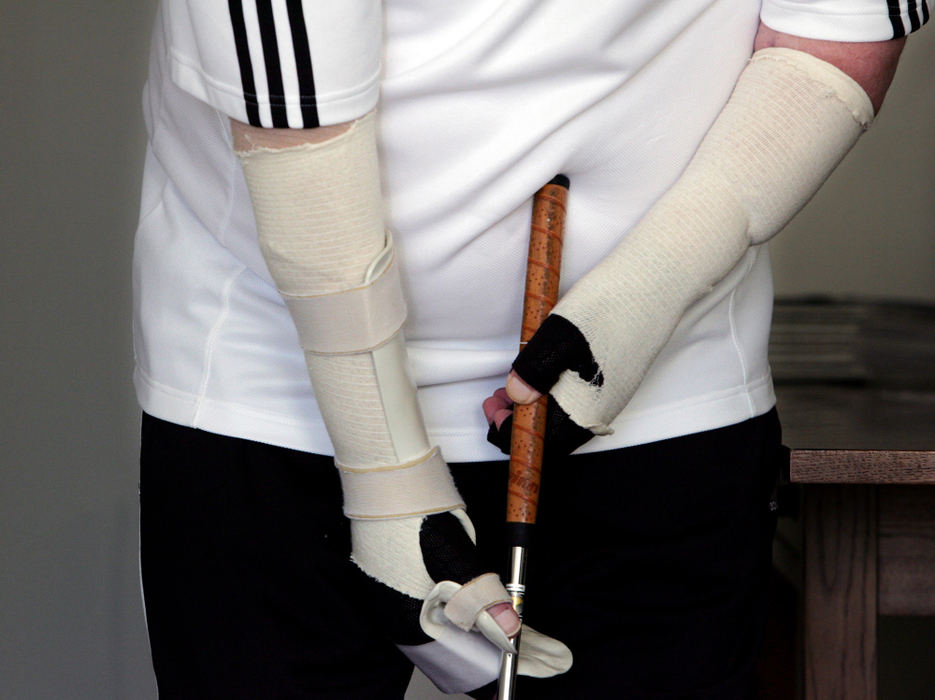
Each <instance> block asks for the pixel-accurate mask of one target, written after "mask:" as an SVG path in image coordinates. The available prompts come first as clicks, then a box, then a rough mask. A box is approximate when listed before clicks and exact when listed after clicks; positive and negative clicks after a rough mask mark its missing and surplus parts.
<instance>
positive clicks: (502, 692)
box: [497, 547, 526, 700]
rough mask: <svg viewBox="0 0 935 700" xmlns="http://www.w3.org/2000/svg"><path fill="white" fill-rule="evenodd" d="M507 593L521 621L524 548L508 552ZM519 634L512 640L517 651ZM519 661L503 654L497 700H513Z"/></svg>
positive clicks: (524, 577) (513, 656)
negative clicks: (508, 574) (508, 576)
mask: <svg viewBox="0 0 935 700" xmlns="http://www.w3.org/2000/svg"><path fill="white" fill-rule="evenodd" d="M506 590H507V593H509V594H510V597H511V598H512V599H513V609H514V610H515V611H516V614H517V615H519V617H520V620H522V619H523V600H524V599H525V597H526V548H525V547H513V548H512V550H511V551H510V580H509V582H507V584H506ZM521 633H522V630H520V634H517V635H516V637H515V638H514V640H513V643H514V644H515V645H516V649H517V651H518V650H519V644H520V636H521ZM518 663H519V659H518V658H517V655H516V654H506V653H504V654H503V658H502V660H501V662H500V684H499V686H498V688H497V700H515V698H516V670H517V665H518Z"/></svg>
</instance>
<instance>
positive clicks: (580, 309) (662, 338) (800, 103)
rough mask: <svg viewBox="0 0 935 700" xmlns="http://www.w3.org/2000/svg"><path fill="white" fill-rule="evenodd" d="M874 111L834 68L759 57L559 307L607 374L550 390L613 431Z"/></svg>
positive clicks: (570, 376) (565, 381) (579, 419)
mask: <svg viewBox="0 0 935 700" xmlns="http://www.w3.org/2000/svg"><path fill="white" fill-rule="evenodd" d="M872 118H873V107H872V105H871V104H870V100H869V98H868V97H867V95H866V93H865V92H864V91H863V90H862V89H861V87H860V86H859V85H858V84H857V83H856V82H854V80H852V79H851V78H850V77H849V76H847V75H846V74H844V73H843V72H841V71H840V70H838V69H837V68H835V67H834V66H832V65H830V64H828V63H826V62H824V61H822V60H820V59H818V58H815V57H814V56H811V55H809V54H807V53H803V52H799V51H794V50H791V49H783V48H770V49H763V50H761V51H758V52H757V53H756V54H755V55H754V56H753V58H752V59H751V61H750V63H749V64H748V65H747V67H746V68H745V69H744V71H743V72H742V74H741V75H740V78H739V80H738V82H737V85H736V87H735V89H734V92H733V94H732V95H731V97H730V100H729V101H728V103H727V104H726V105H725V107H724V109H723V110H722V111H721V113H720V115H719V116H718V118H717V119H716V120H715V122H714V124H713V125H712V127H711V129H710V130H709V132H708V133H707V135H706V136H705V138H704V139H703V141H702V142H701V145H700V146H699V148H698V150H697V152H696V154H695V156H694V158H693V159H692V161H691V162H690V163H689V165H688V167H687V168H686V170H685V172H684V173H683V174H682V175H681V177H680V178H679V179H678V180H677V181H676V182H675V184H673V186H672V187H671V188H670V189H669V190H668V191H667V192H666V193H665V194H664V195H663V196H662V197H661V198H660V199H659V200H658V201H657V202H656V204H654V205H653V207H652V208H651V209H650V210H649V211H648V212H647V213H646V215H645V216H644V217H643V219H642V220H641V221H640V222H639V223H638V224H637V225H636V226H635V227H634V228H633V229H632V230H631V231H629V232H628V233H627V235H626V237H625V238H624V240H623V241H622V242H621V243H620V244H619V245H618V246H617V248H616V249H614V250H613V251H612V252H611V254H610V255H609V256H608V257H607V258H605V259H604V260H603V261H602V262H601V263H600V264H599V265H597V266H596V267H595V268H594V269H593V270H592V271H590V272H589V273H588V274H587V275H585V276H584V277H583V278H582V279H581V280H579V281H578V282H577V283H576V284H575V285H574V286H573V287H572V288H571V289H570V290H569V291H568V293H567V294H566V295H565V296H564V297H563V298H562V299H561V300H560V301H559V303H558V304H557V305H556V307H555V309H554V311H553V313H554V314H556V315H558V316H562V317H564V318H565V319H567V320H569V321H570V322H571V323H573V324H574V325H575V326H576V327H577V328H578V329H579V330H580V331H581V333H582V335H583V336H584V338H585V339H586V341H587V343H588V345H589V346H590V351H591V354H592V356H593V358H594V360H595V361H596V363H597V365H598V366H599V367H600V370H601V374H602V380H603V383H602V385H598V383H589V382H588V381H585V380H583V379H582V378H581V377H580V376H579V375H578V374H577V373H574V372H571V371H565V372H564V373H563V374H562V375H561V376H560V378H559V380H558V382H557V383H556V384H555V386H553V387H552V389H551V394H552V396H553V397H554V398H555V399H556V400H557V401H558V404H559V405H560V406H561V407H562V408H563V409H564V410H565V412H566V413H568V415H569V416H570V417H571V418H572V420H574V422H575V423H577V424H578V425H579V426H581V427H584V428H587V429H589V430H591V431H592V432H593V433H595V434H606V433H608V432H610V427H609V424H610V422H611V421H613V419H614V418H615V417H616V416H617V415H618V414H619V413H620V411H622V410H623V408H624V406H626V404H627V402H628V401H629V400H630V397H631V396H632V395H633V393H634V392H635V391H636V388H637V387H638V386H639V384H640V382H641V381H642V379H643V376H644V374H645V373H646V371H647V369H648V368H649V366H650V364H651V363H652V361H653V359H654V358H655V356H656V355H657V353H658V352H659V350H660V349H661V348H662V346H663V345H664V344H665V342H666V341H667V340H668V338H669V336H670V335H671V333H672V331H673V330H674V329H675V327H676V324H677V323H678V322H679V319H681V317H682V316H683V314H684V312H685V310H686V309H687V308H688V307H689V306H690V305H691V304H692V303H694V302H695V301H697V300H698V299H700V298H701V297H702V296H704V295H705V294H707V293H708V292H710V291H711V290H712V288H713V287H714V285H715V284H716V283H717V282H719V281H720V280H721V279H723V278H724V277H725V276H726V275H727V273H728V272H730V270H731V269H732V268H733V267H734V265H736V264H737V263H738V262H739V261H740V259H741V258H742V256H743V255H744V253H745V252H746V250H747V248H748V247H749V246H752V245H758V244H761V243H764V242H765V241H767V240H768V239H769V238H770V237H771V236H773V235H775V234H776V233H777V232H779V230H780V229H782V227H783V226H785V224H786V223H787V222H788V221H789V220H790V219H791V218H792V217H793V216H794V215H795V214H796V213H797V212H798V211H799V210H800V209H801V208H802V207H803V206H804V205H805V204H806V203H807V202H808V200H809V199H810V198H811V197H812V196H813V195H814V193H815V192H816V191H817V190H818V188H819V187H820V186H821V184H822V183H823V182H824V181H825V179H826V178H827V177H828V175H829V174H830V173H831V171H832V170H833V169H834V168H835V166H836V165H837V164H838V163H839V162H840V161H841V159H842V158H843V157H844V156H845V155H846V154H847V152H848V151H849V150H850V149H851V147H852V146H853V145H854V143H855V142H856V141H857V139H858V137H859V136H860V135H861V134H862V133H863V132H864V130H866V129H867V128H868V127H869V125H870V122H871V120H872Z"/></svg>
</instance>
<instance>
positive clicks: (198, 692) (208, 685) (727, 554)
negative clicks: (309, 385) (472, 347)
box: [140, 412, 780, 700]
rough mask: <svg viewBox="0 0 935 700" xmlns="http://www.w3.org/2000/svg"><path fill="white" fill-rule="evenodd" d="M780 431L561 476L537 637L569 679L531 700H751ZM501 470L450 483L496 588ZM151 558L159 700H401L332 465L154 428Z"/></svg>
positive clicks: (399, 667)
mask: <svg viewBox="0 0 935 700" xmlns="http://www.w3.org/2000/svg"><path fill="white" fill-rule="evenodd" d="M779 444H780V435H779V424H778V420H777V418H776V415H775V412H771V413H769V414H767V415H765V416H761V417H759V418H754V419H752V420H749V421H746V422H744V423H741V424H739V425H736V426H731V427H728V428H723V429H720V430H713V431H709V432H705V433H699V434H697V435H689V436H685V437H681V438H676V439H671V440H665V441H662V442H658V443H653V444H649V445H642V446H637V447H632V448H626V449H621V450H614V451H610V452H603V453H595V454H586V455H580V456H575V457H571V458H567V459H566V460H562V463H561V464H554V465H548V467H547V470H546V473H545V475H544V480H543V490H542V494H541V500H540V509H539V525H538V528H537V537H538V541H537V544H536V546H535V549H534V550H533V551H532V552H531V555H530V568H529V571H528V586H529V589H528V596H527V600H526V621H527V622H528V623H529V624H530V625H532V626H533V627H536V628H537V629H539V630H540V631H542V632H545V633H547V634H551V635H553V636H555V637H557V638H559V639H561V640H562V641H563V642H565V643H566V644H568V645H569V646H570V647H571V649H572V651H573V652H574V654H575V662H574V666H573V668H572V670H571V671H570V672H569V673H568V674H566V675H564V676H560V677H557V678H555V679H550V680H544V681H538V680H532V679H526V678H523V679H521V681H520V683H521V686H520V687H521V691H522V693H523V698H525V699H526V700H531V699H533V698H535V699H548V698H563V699H566V700H567V699H568V698H575V697H582V698H583V697H587V698H601V699H604V698H624V699H627V700H642V699H646V700H649V699H653V700H661V699H663V698H665V699H667V700H669V699H675V698H679V699H682V698H684V699H685V700H689V699H691V700H701V699H702V698H704V699H706V700H707V699H710V700H733V699H737V700H740V699H742V698H749V697H750V696H751V693H752V690H751V688H752V679H753V670H754V662H755V658H756V654H757V651H758V648H759V643H760V638H761V636H762V629H763V625H764V620H765V610H766V601H765V595H766V587H767V581H768V578H769V568H770V543H771V540H772V536H773V531H774V527H775V512H774V511H775V509H774V508H772V507H771V505H770V504H771V499H772V497H773V493H774V487H775V484H776V479H777V474H778V469H779V455H780V448H779ZM505 469H506V465H505V463H504V462H486V463H474V464H454V465H452V471H453V472H454V474H455V478H456V481H457V482H458V486H459V488H460V490H461V493H462V495H463V496H464V497H465V499H466V501H467V503H468V510H469V514H470V515H471V517H472V519H473V521H474V523H475V526H476V528H477V531H478V544H479V546H480V548H481V549H482V551H483V552H484V553H485V554H486V555H487V556H488V557H489V560H490V565H491V568H502V564H503V563H504V562H505V548H504V547H503V545H502V541H501V537H502V535H501V532H500V523H501V521H502V519H503V513H504V509H505V507H504V493H505V487H504V484H505V479H506V476H505V474H506V472H505ZM140 499H141V528H142V532H141V542H142V546H141V552H142V554H141V556H142V573H143V586H144V592H145V603H146V612H147V623H148V627H149V635H150V641H151V645H152V654H153V664H154V667H155V671H156V678H157V681H158V684H159V690H160V697H161V698H162V700H175V699H176V698H198V699H199V700H207V699H209V698H225V699H228V700H236V699H238V698H244V699H246V698H251V699H255V698H263V699H264V700H279V699H287V698H288V699H299V698H302V699H307V698H328V699H329V700H343V699H347V700H383V699H387V700H389V699H394V700H398V699H400V698H402V697H403V694H404V692H405V688H406V686H407V683H408V679H409V676H410V673H411V665H410V664H409V662H408V660H407V659H405V658H404V657H403V656H402V655H401V654H400V653H398V652H397V651H396V649H395V648H394V647H393V646H392V644H390V643H389V642H387V641H386V640H385V639H384V638H383V637H381V635H380V632H379V630H377V629H374V628H373V627H372V626H371V625H370V623H369V621H368V620H367V617H366V615H365V614H363V612H362V611H361V609H360V607H361V606H360V604H359V601H360V593H359V591H358V590H357V582H358V581H359V579H358V577H357V576H356V575H355V573H354V570H353V568H352V567H353V565H352V564H351V563H350V562H349V560H348V553H349V549H350V542H349V533H348V525H347V522H346V520H345V519H344V517H343V516H342V514H341V506H340V504H341V493H340V485H339V482H338V478H337V474H336V472H335V469H334V467H333V466H332V461H331V458H329V457H322V456H318V455H310V454H305V453H300V452H295V451H292V450H287V449H283V448H278V447H272V446H269V445H263V444H259V443H254V442H250V441H246V440H240V439H236V438H229V437H223V436H219V435H214V434H210V433H206V432H202V431H199V430H194V429H190V428H184V427H180V426H177V425H174V424H171V423H166V422H164V421H160V420H158V419H155V418H152V417H149V416H144V419H143V443H142V455H141V494H140Z"/></svg>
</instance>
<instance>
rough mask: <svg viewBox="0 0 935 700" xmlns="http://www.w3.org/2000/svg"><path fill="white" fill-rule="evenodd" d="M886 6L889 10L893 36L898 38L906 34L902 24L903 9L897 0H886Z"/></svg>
mask: <svg viewBox="0 0 935 700" xmlns="http://www.w3.org/2000/svg"><path fill="white" fill-rule="evenodd" d="M886 6H887V7H888V8H889V11H890V13H889V14H890V24H891V25H893V38H894V39H899V38H900V37H903V36H906V28H905V27H904V26H903V20H902V14H903V11H902V9H900V7H899V0H886Z"/></svg>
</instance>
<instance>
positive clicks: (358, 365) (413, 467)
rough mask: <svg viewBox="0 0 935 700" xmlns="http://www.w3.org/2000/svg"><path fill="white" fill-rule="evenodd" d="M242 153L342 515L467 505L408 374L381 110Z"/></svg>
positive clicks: (377, 515)
mask: <svg viewBox="0 0 935 700" xmlns="http://www.w3.org/2000/svg"><path fill="white" fill-rule="evenodd" d="M237 155H238V156H239V157H240V160H241V163H242V165H243V171H244V175H245V178H246V181H247V185H248V189H249V190H250V196H251V199H252V202H253V209H254V213H255V216H256V223H257V230H258V232H259V242H260V248H261V250H262V252H263V256H264V258H265V260H266V263H267V266H268V268H269V271H270V274H271V275H272V277H273V279H274V281H275V283H276V286H277V288H278V290H279V292H280V294H281V295H282V297H283V299H284V300H285V302H286V306H287V307H288V308H289V311H290V313H291V314H292V317H293V320H294V321H295V324H296V328H297V329H298V333H299V340H300V343H301V345H302V348H303V350H304V352H305V359H306V364H307V366H308V371H309V375H310V377H311V380H312V385H313V387H314V389H315V395H316V399H317V401H318V405H319V408H320V410H321V413H322V416H323V419H324V421H325V426H326V428H327V430H328V434H329V436H330V437H331V440H332V443H333V444H334V449H335V463H336V464H337V466H338V468H339V470H340V473H341V479H342V485H343V489H344V509H345V513H346V515H347V516H348V517H350V518H361V519H371V518H373V519H386V518H401V517H408V516H413V515H418V514H426V513H435V512H442V511H447V510H451V509H453V508H457V507H459V506H461V505H462V500H461V498H460V496H459V494H458V492H457V489H456V488H455V486H454V482H453V480H452V478H451V475H450V473H449V471H448V467H447V465H446V464H445V462H444V460H443V459H442V457H441V455H440V453H439V451H438V449H437V448H433V447H432V446H431V445H430V444H429V440H428V436H427V434H426V432H425V428H424V425H423V420H422V415H421V412H420V410H419V406H418V403H417V401H416V392H415V386H414V384H413V382H412V379H411V377H410V375H409V373H408V367H407V360H406V350H405V345H404V340H403V335H402V326H403V322H404V321H405V318H406V307H405V302H404V300H403V295H402V288H401V284H400V279H399V273H398V270H397V267H396V260H395V254H394V247H393V241H392V237H391V236H390V235H389V234H388V233H386V232H385V231H384V228H383V212H382V196H381V192H380V178H379V170H378V167H377V154H376V136H375V128H374V115H373V114H372V113H371V114H369V115H367V116H366V117H364V118H362V119H360V120H358V121H356V122H354V123H353V124H352V125H351V126H350V128H349V129H348V130H347V131H345V132H343V133H341V134H340V135H338V136H336V137H334V138H331V139H330V140H327V141H324V142H322V143H316V144H303V145H299V146H292V147H288V148H283V149H269V148H257V149H254V150H249V151H239V152H238V154H237Z"/></svg>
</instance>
